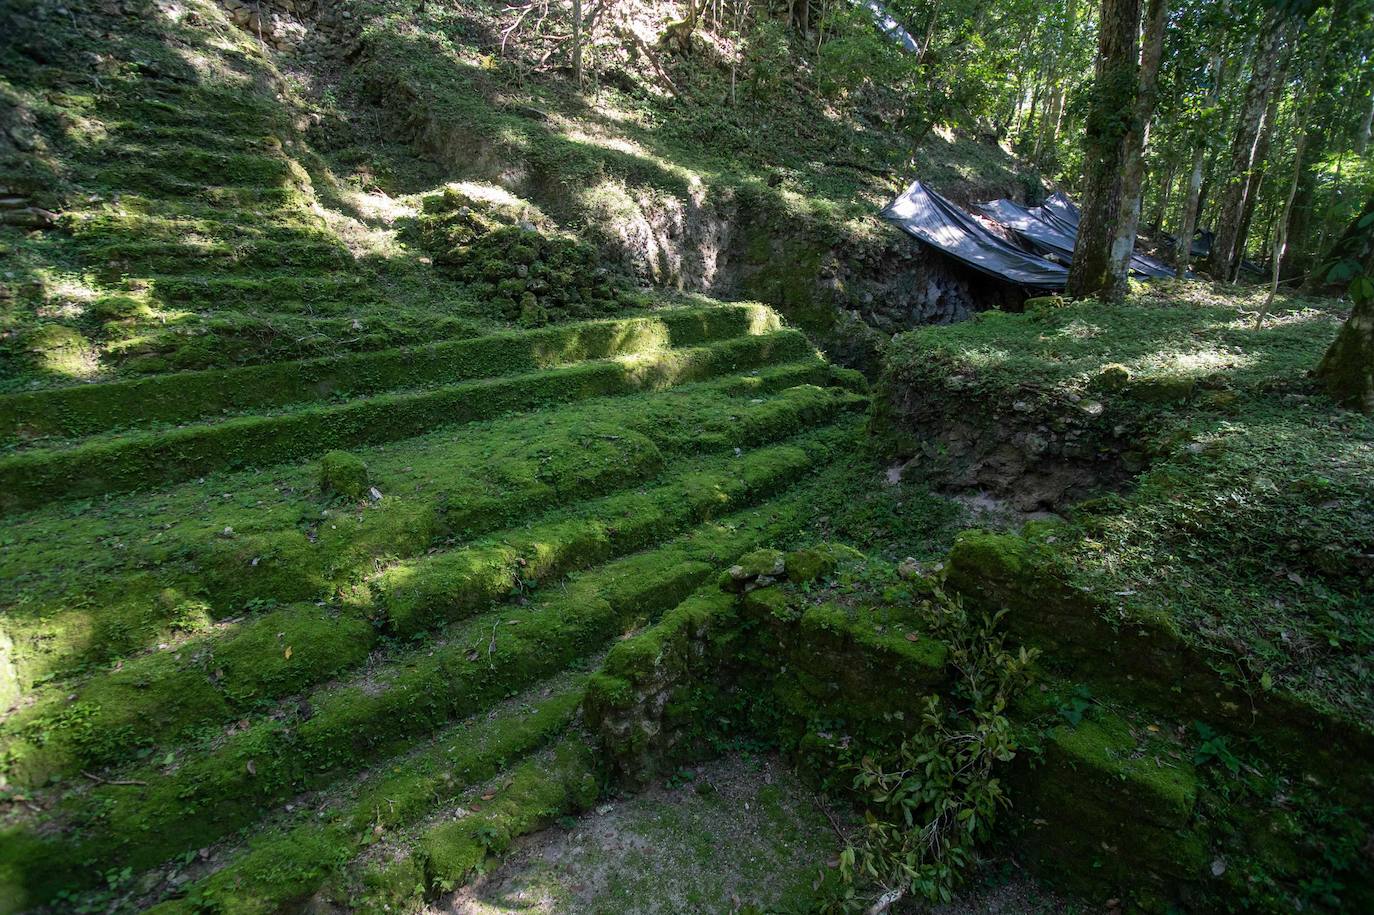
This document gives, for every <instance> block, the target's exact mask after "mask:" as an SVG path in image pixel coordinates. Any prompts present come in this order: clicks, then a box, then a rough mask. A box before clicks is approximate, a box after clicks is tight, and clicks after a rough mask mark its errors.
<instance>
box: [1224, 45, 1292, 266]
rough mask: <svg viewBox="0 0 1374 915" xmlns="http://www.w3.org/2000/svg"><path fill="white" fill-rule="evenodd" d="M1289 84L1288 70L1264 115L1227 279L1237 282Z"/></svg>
mask: <svg viewBox="0 0 1374 915" xmlns="http://www.w3.org/2000/svg"><path fill="white" fill-rule="evenodd" d="M1287 82H1288V70H1287V68H1284V69H1283V70H1280V71H1279V75H1278V78H1277V79H1276V80H1275V81H1274V91H1272V92H1271V93H1269V105H1268V107H1267V108H1266V109H1265V112H1264V126H1263V127H1261V128H1260V135H1259V139H1258V141H1256V143H1255V162H1254V166H1253V167H1252V168H1251V169H1250V177H1249V178H1247V179H1246V182H1245V202H1244V204H1243V207H1242V210H1241V217H1240V229H1239V230H1238V231H1237V233H1236V254H1235V265H1234V266H1233V268H1232V273H1231V276H1229V277H1227V279H1228V280H1235V279H1236V278H1237V277H1238V276H1239V275H1240V265H1241V263H1242V261H1243V260H1244V259H1245V245H1246V243H1247V241H1248V239H1249V237H1250V226H1251V223H1252V222H1253V220H1254V218H1255V206H1256V205H1257V204H1258V203H1259V196H1260V188H1262V187H1263V186H1264V179H1265V176H1266V174H1267V173H1268V171H1269V145H1270V143H1271V142H1272V141H1273V138H1274V122H1275V121H1277V120H1278V116H1279V103H1280V102H1281V101H1282V100H1283V91H1284V87H1285V85H1286V84H1287Z"/></svg>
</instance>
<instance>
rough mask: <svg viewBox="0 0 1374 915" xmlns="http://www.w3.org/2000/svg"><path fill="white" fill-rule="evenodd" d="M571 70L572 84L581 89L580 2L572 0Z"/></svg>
mask: <svg viewBox="0 0 1374 915" xmlns="http://www.w3.org/2000/svg"><path fill="white" fill-rule="evenodd" d="M572 17H573V32H572V68H573V82H574V83H575V84H576V85H577V88H579V89H581V88H582V0H572Z"/></svg>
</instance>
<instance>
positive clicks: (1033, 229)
mask: <svg viewBox="0 0 1374 915" xmlns="http://www.w3.org/2000/svg"><path fill="white" fill-rule="evenodd" d="M978 209H980V210H982V211H983V212H984V213H986V214H987V216H988V218H989V219H991V220H992V221H993V222H996V223H998V224H999V225H1004V226H1006V227H1007V228H1008V229H1011V230H1012V231H1013V232H1015V233H1016V234H1017V236H1019V237H1020V238H1021V239H1022V240H1023V241H1025V242H1026V243H1027V244H1028V245H1030V246H1031V247H1032V248H1033V249H1035V251H1036V252H1037V253H1038V254H1042V255H1044V256H1045V257H1047V258H1050V259H1051V260H1054V261H1056V262H1057V263H1062V264H1065V265H1068V264H1070V263H1072V262H1073V242H1074V236H1073V233H1071V232H1069V231H1066V230H1065V229H1064V228H1062V227H1061V226H1060V225H1059V224H1057V223H1056V222H1054V221H1052V220H1051V219H1050V218H1047V216H1048V214H1045V213H1043V212H1042V213H1041V214H1040V215H1037V214H1036V212H1035V211H1034V210H1030V209H1027V208H1026V207H1023V206H1021V204H1019V203H1016V202H1015V201H1012V200H1006V199H1002V200H993V201H990V202H988V203H980V204H978ZM1035 209H1036V210H1041V211H1043V210H1044V208H1043V207H1036V208H1035Z"/></svg>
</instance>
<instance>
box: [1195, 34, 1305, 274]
mask: <svg viewBox="0 0 1374 915" xmlns="http://www.w3.org/2000/svg"><path fill="white" fill-rule="evenodd" d="M1292 23H1293V19H1292V17H1291V16H1289V15H1288V13H1286V12H1284V11H1279V10H1275V11H1271V12H1269V13H1267V14H1266V16H1265V25H1264V30H1263V32H1262V34H1261V35H1260V39H1259V42H1258V44H1257V45H1256V47H1255V57H1254V66H1253V67H1252V68H1251V73H1250V85H1249V87H1248V88H1247V89H1246V92H1245V100H1244V102H1243V103H1242V105H1241V111H1240V117H1239V119H1238V120H1237V123H1236V133H1235V138H1234V139H1233V141H1232V143H1231V167H1230V170H1229V174H1228V176H1227V180H1226V185H1225V187H1224V188H1223V190H1222V194H1221V206H1220V209H1219V211H1218V213H1217V220H1216V237H1215V238H1214V239H1213V240H1212V251H1211V256H1210V257H1209V258H1208V261H1207V266H1208V269H1209V270H1210V271H1211V273H1212V276H1213V277H1214V278H1215V279H1219V280H1230V279H1231V278H1232V276H1233V275H1234V272H1235V269H1236V267H1237V265H1238V264H1239V262H1240V252H1239V251H1238V244H1237V242H1238V240H1239V237H1240V231H1241V223H1242V222H1243V220H1244V216H1245V193H1246V189H1247V187H1249V184H1250V178H1251V170H1252V169H1253V168H1254V165H1255V154H1256V152H1257V148H1258V146H1259V141H1260V132H1261V130H1262V128H1263V126H1264V114H1265V110H1266V109H1267V108H1268V106H1269V96H1270V93H1271V92H1273V90H1274V82H1275V76H1276V74H1277V71H1278V69H1279V61H1280V59H1281V58H1282V56H1283V50H1284V46H1285V45H1286V43H1287V40H1288V35H1289V32H1290V30H1291V28H1292Z"/></svg>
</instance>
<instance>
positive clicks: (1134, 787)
mask: <svg viewBox="0 0 1374 915" xmlns="http://www.w3.org/2000/svg"><path fill="white" fill-rule="evenodd" d="M1012 790H1013V794H1012V797H1013V798H1014V799H1015V802H1014V809H1015V810H1016V814H1017V817H1018V819H1019V821H1020V823H1021V827H1020V833H1019V835H1018V837H1017V839H1016V842H1017V845H1018V847H1019V848H1020V849H1021V850H1022V853H1023V854H1024V855H1025V856H1026V857H1027V859H1028V861H1029V862H1030V863H1032V864H1033V865H1034V866H1035V867H1036V868H1037V869H1038V870H1041V871H1042V872H1044V873H1046V874H1048V875H1050V876H1053V877H1054V878H1055V879H1056V881H1057V882H1059V883H1060V884H1061V885H1065V886H1069V887H1071V888H1073V889H1074V890H1076V891H1078V892H1082V893H1084V894H1086V895H1088V896H1089V897H1098V896H1100V895H1102V894H1103V893H1106V894H1108V895H1118V894H1120V893H1121V892H1122V891H1124V890H1128V889H1130V890H1132V891H1133V892H1136V893H1139V892H1141V891H1142V890H1143V889H1144V888H1146V887H1149V890H1150V891H1149V894H1151V895H1152V894H1154V893H1159V894H1162V895H1163V896H1166V897H1168V896H1174V897H1175V901H1176V896H1177V891H1178V887H1179V886H1180V885H1187V884H1190V883H1197V882H1200V881H1202V880H1203V879H1204V875H1205V869H1206V867H1207V866H1208V865H1209V864H1210V863H1211V858H1210V856H1209V855H1208V846H1207V841H1206V837H1205V835H1204V833H1203V830H1202V829H1201V828H1200V823H1199V821H1198V818H1197V816H1196V811H1195V808H1196V805H1197V799H1198V790H1199V784H1198V774H1197V772H1196V769H1195V766H1194V764H1193V754H1192V752H1191V750H1190V749H1189V748H1186V747H1183V746H1181V745H1180V744H1179V743H1178V742H1177V741H1176V740H1175V739H1174V738H1173V737H1172V736H1171V735H1170V734H1169V733H1168V731H1166V730H1164V729H1161V728H1159V727H1158V726H1151V727H1146V726H1143V725H1134V724H1132V722H1130V721H1129V720H1127V719H1126V718H1123V717H1121V716H1119V715H1117V714H1115V713H1113V712H1110V711H1107V710H1106V709H1104V708H1102V707H1100V706H1094V707H1093V708H1092V710H1091V712H1090V713H1089V714H1088V715H1087V716H1086V717H1083V718H1082V719H1081V720H1079V721H1078V722H1077V723H1076V724H1070V723H1064V724H1061V725H1059V726H1057V727H1055V728H1053V729H1052V730H1050V731H1049V732H1048V733H1047V734H1046V735H1045V737H1044V741H1043V753H1042V755H1041V757H1040V758H1039V760H1038V761H1037V762H1036V764H1035V765H1033V766H1031V765H1029V764H1023V765H1022V766H1021V767H1020V771H1018V772H1017V773H1016V775H1015V777H1014V778H1013V780H1012Z"/></svg>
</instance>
